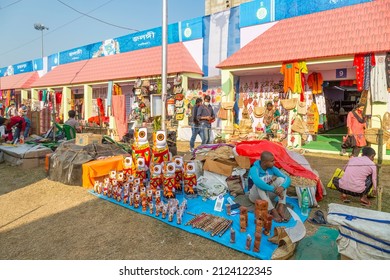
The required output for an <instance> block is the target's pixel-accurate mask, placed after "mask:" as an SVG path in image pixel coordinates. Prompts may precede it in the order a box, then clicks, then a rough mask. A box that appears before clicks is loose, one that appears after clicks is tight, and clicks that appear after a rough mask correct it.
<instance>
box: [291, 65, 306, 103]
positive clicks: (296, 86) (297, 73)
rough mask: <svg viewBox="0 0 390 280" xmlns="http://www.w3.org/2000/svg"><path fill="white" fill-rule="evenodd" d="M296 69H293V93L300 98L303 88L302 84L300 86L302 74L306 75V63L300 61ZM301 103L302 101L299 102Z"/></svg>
mask: <svg viewBox="0 0 390 280" xmlns="http://www.w3.org/2000/svg"><path fill="white" fill-rule="evenodd" d="M297 66H298V67H297V68H296V69H295V81H294V90H293V92H294V93H299V94H301V96H303V88H304V85H305V84H304V83H303V84H302V74H307V73H308V70H307V66H306V62H304V61H301V62H298V63H297ZM301 101H303V100H301Z"/></svg>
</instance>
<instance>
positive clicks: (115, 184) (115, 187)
mask: <svg viewBox="0 0 390 280" xmlns="http://www.w3.org/2000/svg"><path fill="white" fill-rule="evenodd" d="M111 184H112V193H111V195H112V198H113V199H117V195H118V188H119V186H118V181H117V180H116V179H114V180H112V181H111Z"/></svg>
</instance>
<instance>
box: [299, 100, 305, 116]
mask: <svg viewBox="0 0 390 280" xmlns="http://www.w3.org/2000/svg"><path fill="white" fill-rule="evenodd" d="M297 113H298V114H300V115H306V114H307V107H306V101H299V102H298V110H297Z"/></svg>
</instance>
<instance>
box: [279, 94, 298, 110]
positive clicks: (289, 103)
mask: <svg viewBox="0 0 390 280" xmlns="http://www.w3.org/2000/svg"><path fill="white" fill-rule="evenodd" d="M288 96H289V94H287V98H286V99H280V105H281V106H282V107H283V108H284V109H286V110H292V109H295V107H296V106H297V103H298V98H288Z"/></svg>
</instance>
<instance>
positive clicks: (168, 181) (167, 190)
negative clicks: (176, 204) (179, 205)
mask: <svg viewBox="0 0 390 280" xmlns="http://www.w3.org/2000/svg"><path fill="white" fill-rule="evenodd" d="M175 185H176V184H175V163H173V162H168V163H165V164H164V174H163V188H164V192H163V196H164V197H165V198H167V199H169V198H175V197H176V195H175Z"/></svg>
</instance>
